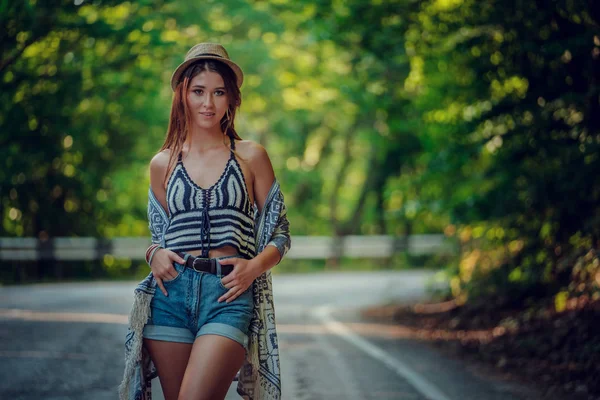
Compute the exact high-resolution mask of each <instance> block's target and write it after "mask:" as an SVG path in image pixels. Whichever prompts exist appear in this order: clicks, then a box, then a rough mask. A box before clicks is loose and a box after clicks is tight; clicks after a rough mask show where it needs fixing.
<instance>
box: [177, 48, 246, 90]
mask: <svg viewBox="0 0 600 400" xmlns="http://www.w3.org/2000/svg"><path fill="white" fill-rule="evenodd" d="M199 60H216V61H220V62H222V63H223V64H227V65H228V66H229V67H230V68H231V69H232V70H233V72H234V73H235V76H236V80H237V86H238V87H242V83H243V82H244V73H243V72H242V69H241V68H240V67H239V66H238V65H237V64H236V63H234V62H233V61H231V60H228V59H226V58H222V57H218V56H210V55H205V56H204V55H203V56H199V57H194V58H190V59H189V60H186V61H184V62H182V63H181V64H179V66H178V67H177V68H176V69H175V71H174V72H173V75H171V89H173V91H175V88H176V87H177V82H179V79H180V78H181V74H183V71H185V69H186V68H187V67H188V66H190V65H191V64H193V63H195V62H197V61H199Z"/></svg>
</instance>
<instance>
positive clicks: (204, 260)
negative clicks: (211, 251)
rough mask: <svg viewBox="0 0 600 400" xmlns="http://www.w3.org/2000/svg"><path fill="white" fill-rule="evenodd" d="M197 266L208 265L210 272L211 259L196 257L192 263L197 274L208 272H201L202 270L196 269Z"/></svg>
mask: <svg viewBox="0 0 600 400" xmlns="http://www.w3.org/2000/svg"><path fill="white" fill-rule="evenodd" d="M196 265H199V266H200V265H208V270H210V259H209V258H201V257H196V258H194V261H193V262H192V268H193V269H194V271H196V272H206V270H200V269H196Z"/></svg>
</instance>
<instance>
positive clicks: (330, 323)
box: [314, 306, 450, 400]
mask: <svg viewBox="0 0 600 400" xmlns="http://www.w3.org/2000/svg"><path fill="white" fill-rule="evenodd" d="M331 312H332V307H331V306H321V307H318V308H317V309H316V310H315V311H314V316H315V317H316V318H318V319H319V320H320V321H321V322H322V323H323V325H325V327H326V328H327V329H328V330H329V331H330V332H332V333H334V334H336V335H338V336H340V337H341V338H343V339H345V340H346V341H347V342H349V343H350V344H353V345H354V346H356V347H358V348H359V349H361V350H362V351H364V352H365V353H367V354H368V355H370V356H371V357H373V358H374V359H376V360H379V361H381V362H382V363H384V364H385V365H387V366H388V367H389V368H390V369H392V370H393V371H394V372H396V373H397V374H398V375H400V376H401V377H403V378H404V379H406V381H407V382H408V383H409V384H410V385H411V386H412V387H414V388H415V389H416V390H417V391H418V392H419V393H421V394H422V395H423V396H425V397H426V398H427V399H429V400H450V398H449V397H448V396H446V395H445V394H444V393H442V392H441V391H440V390H439V389H438V388H437V387H435V385H433V384H432V383H430V382H428V381H427V380H426V379H425V378H423V377H422V376H421V375H419V374H418V373H417V372H415V371H413V370H412V369H410V367H409V366H408V365H406V364H404V363H403V362H402V361H400V360H397V359H395V358H393V357H391V356H390V355H388V354H387V353H386V352H385V351H384V350H382V349H380V348H379V347H377V346H375V345H374V344H372V343H371V342H369V341H367V340H365V339H363V338H362V337H360V336H358V335H357V334H355V333H354V332H352V331H351V330H350V328H348V327H346V326H345V325H344V324H342V323H341V322H339V321H336V320H335V319H334V318H333V317H332V316H331Z"/></svg>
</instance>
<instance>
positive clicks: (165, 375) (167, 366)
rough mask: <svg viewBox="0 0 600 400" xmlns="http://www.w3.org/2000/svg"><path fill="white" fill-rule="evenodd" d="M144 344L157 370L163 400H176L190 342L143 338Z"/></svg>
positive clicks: (189, 350)
mask: <svg viewBox="0 0 600 400" xmlns="http://www.w3.org/2000/svg"><path fill="white" fill-rule="evenodd" d="M144 346H145V347H146V349H147V350H148V352H149V353H150V358H151V359H152V362H154V366H155V367H156V370H157V372H158V378H159V379H160V386H161V387H162V391H163V394H164V396H165V400H177V398H178V397H179V389H180V387H181V382H182V381H183V376H184V374H185V369H186V367H187V364H188V361H189V358H190V353H191V352H192V344H191V343H177V342H166V341H162V340H151V339H144Z"/></svg>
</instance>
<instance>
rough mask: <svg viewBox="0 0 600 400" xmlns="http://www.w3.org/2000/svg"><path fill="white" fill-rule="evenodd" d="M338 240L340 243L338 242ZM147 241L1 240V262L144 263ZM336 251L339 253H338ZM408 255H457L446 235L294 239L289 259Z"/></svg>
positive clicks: (134, 238) (135, 239) (308, 237)
mask: <svg viewBox="0 0 600 400" xmlns="http://www.w3.org/2000/svg"><path fill="white" fill-rule="evenodd" d="M336 239H337V240H336ZM149 245H150V241H149V239H148V238H143V237H142V238H140V237H120V238H115V239H96V238H89V237H83V238H70V237H57V238H52V239H49V240H46V241H41V240H39V239H36V238H0V260H7V261H8V260H13V261H34V260H40V259H46V260H63V261H79V260H97V259H100V258H102V257H104V256H105V255H107V254H109V255H111V256H113V257H115V258H125V259H131V260H143V259H144V255H145V252H146V248H147V247H148V246H149ZM336 250H337V251H336ZM403 251H408V253H410V254H413V255H420V254H441V253H450V254H452V253H455V252H456V246H455V245H454V244H453V243H452V241H451V240H449V239H448V238H446V237H445V236H444V235H443V234H428V235H410V236H408V237H403V236H385V235H381V236H377V235H371V236H344V237H339V238H333V237H331V236H293V237H292V247H291V249H290V251H289V252H288V254H287V256H286V258H292V259H327V258H332V257H335V256H336V254H337V256H342V257H350V258H385V257H390V256H391V255H393V254H394V253H398V252H403Z"/></svg>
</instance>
